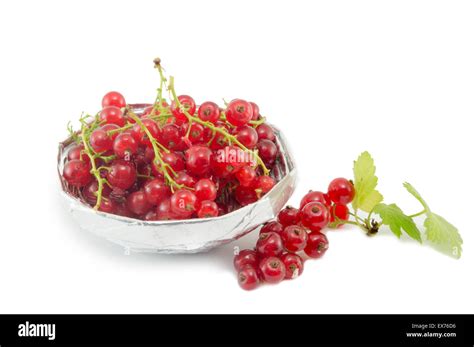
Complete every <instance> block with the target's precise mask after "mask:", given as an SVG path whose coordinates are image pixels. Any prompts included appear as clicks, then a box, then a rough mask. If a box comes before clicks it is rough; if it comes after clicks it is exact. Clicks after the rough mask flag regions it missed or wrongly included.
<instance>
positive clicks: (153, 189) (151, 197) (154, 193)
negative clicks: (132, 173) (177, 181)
mask: <svg viewBox="0 0 474 347" xmlns="http://www.w3.org/2000/svg"><path fill="white" fill-rule="evenodd" d="M143 190H144V192H145V197H146V199H147V201H148V203H149V204H151V205H158V204H159V203H160V202H161V201H162V200H165V199H167V198H168V197H170V196H171V189H170V187H169V186H167V185H166V183H165V181H164V180H162V179H160V178H155V179H153V180H151V181H148V182H147V183H146V184H145V186H144V187H143Z"/></svg>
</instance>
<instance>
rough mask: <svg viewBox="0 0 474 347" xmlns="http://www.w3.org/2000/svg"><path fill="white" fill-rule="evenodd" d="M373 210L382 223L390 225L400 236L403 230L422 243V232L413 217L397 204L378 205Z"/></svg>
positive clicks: (396, 234)
mask: <svg viewBox="0 0 474 347" xmlns="http://www.w3.org/2000/svg"><path fill="white" fill-rule="evenodd" d="M373 212H374V213H376V214H378V215H379V216H380V218H381V219H382V224H385V225H388V226H389V227H390V230H391V231H392V232H393V233H394V234H395V236H397V237H398V238H400V236H401V235H402V230H403V231H404V232H405V233H406V234H407V235H408V236H410V237H411V238H412V239H415V240H416V241H418V242H420V243H421V234H420V231H419V230H418V228H417V226H416V224H415V222H414V221H413V219H412V218H411V217H409V216H407V215H405V214H404V213H403V211H402V210H401V209H400V207H398V206H397V205H396V204H390V205H387V204H383V203H380V204H378V205H376V206H375V207H374V209H373Z"/></svg>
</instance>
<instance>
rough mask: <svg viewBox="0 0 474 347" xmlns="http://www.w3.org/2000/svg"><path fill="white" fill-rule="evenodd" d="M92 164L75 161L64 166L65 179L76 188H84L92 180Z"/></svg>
mask: <svg viewBox="0 0 474 347" xmlns="http://www.w3.org/2000/svg"><path fill="white" fill-rule="evenodd" d="M90 170H91V165H90V163H87V162H84V161H82V160H78V159H74V160H71V161H68V162H67V163H66V164H65V165H64V170H63V177H64V179H65V180H66V181H67V182H68V183H69V184H70V185H72V186H74V187H84V186H85V185H86V184H88V183H89V182H90V181H91V180H92V175H91V173H90Z"/></svg>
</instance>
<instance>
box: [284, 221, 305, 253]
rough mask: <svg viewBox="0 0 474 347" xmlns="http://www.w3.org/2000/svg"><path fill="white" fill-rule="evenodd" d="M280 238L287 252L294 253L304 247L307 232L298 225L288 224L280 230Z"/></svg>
mask: <svg viewBox="0 0 474 347" xmlns="http://www.w3.org/2000/svg"><path fill="white" fill-rule="evenodd" d="M281 239H282V241H283V246H284V247H285V248H286V250H287V251H288V252H292V253H296V252H299V251H302V250H303V249H304V248H305V247H306V240H307V239H308V233H307V232H306V230H305V229H304V228H302V227H300V226H299V225H290V226H287V227H286V228H285V229H284V230H283V231H282V233H281Z"/></svg>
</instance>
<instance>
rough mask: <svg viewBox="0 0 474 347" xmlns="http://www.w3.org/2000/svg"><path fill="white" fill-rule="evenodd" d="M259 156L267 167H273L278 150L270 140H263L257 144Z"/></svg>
mask: <svg viewBox="0 0 474 347" xmlns="http://www.w3.org/2000/svg"><path fill="white" fill-rule="evenodd" d="M257 149H258V155H259V156H260V158H262V160H263V162H264V163H265V165H268V166H272V165H273V163H275V160H276V157H277V154H278V148H277V146H276V145H275V144H274V143H273V142H272V141H270V140H261V141H259V142H258V143H257Z"/></svg>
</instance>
